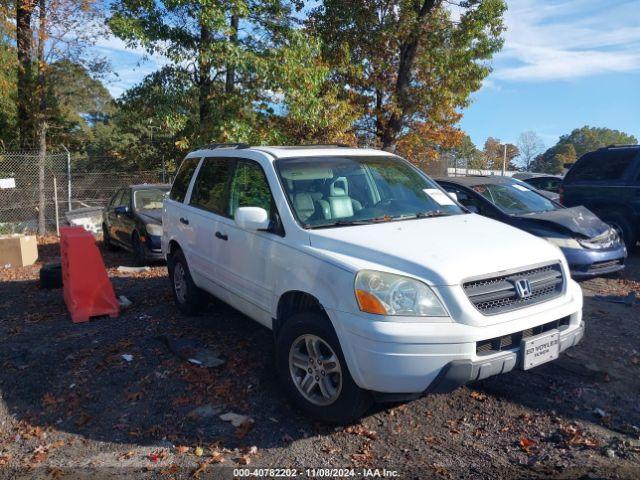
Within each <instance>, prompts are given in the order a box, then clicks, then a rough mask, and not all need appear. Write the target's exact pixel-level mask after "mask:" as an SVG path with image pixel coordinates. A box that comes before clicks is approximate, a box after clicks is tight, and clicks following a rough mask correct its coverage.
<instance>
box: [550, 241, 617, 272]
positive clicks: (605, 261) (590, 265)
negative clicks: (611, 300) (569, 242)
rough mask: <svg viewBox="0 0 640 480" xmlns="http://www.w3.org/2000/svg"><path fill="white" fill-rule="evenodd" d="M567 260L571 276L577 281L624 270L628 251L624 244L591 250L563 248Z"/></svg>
mask: <svg viewBox="0 0 640 480" xmlns="http://www.w3.org/2000/svg"><path fill="white" fill-rule="evenodd" d="M561 250H562V253H563V254H564V256H565V258H566V259H567V263H568V264H569V269H570V270H571V276H572V277H573V278H575V279H584V278H592V277H597V276H600V275H607V274H611V273H615V272H619V271H620V270H623V269H624V260H625V258H626V257H627V249H626V248H625V246H624V244H623V243H620V245H619V246H617V247H615V248H609V249H605V250H590V249H588V248H580V249H577V248H561Z"/></svg>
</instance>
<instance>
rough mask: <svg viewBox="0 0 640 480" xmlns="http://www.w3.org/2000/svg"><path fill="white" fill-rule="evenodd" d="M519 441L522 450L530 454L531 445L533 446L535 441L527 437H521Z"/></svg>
mask: <svg viewBox="0 0 640 480" xmlns="http://www.w3.org/2000/svg"><path fill="white" fill-rule="evenodd" d="M519 443H520V448H521V449H522V451H523V452H525V453H526V454H527V455H531V447H533V446H534V445H535V443H536V442H534V441H533V440H531V439H529V438H521V439H520V442H519Z"/></svg>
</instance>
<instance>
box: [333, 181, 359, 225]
mask: <svg viewBox="0 0 640 480" xmlns="http://www.w3.org/2000/svg"><path fill="white" fill-rule="evenodd" d="M327 201H328V202H329V209H330V210H331V218H346V217H352V216H353V202H352V200H351V197H349V184H348V183H347V179H346V178H345V177H338V178H336V179H335V180H334V181H332V182H331V183H330V184H329V195H328V196H327Z"/></svg>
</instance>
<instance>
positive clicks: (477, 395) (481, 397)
mask: <svg viewBox="0 0 640 480" xmlns="http://www.w3.org/2000/svg"><path fill="white" fill-rule="evenodd" d="M471 398H473V399H474V400H478V401H479V402H484V401H485V400H486V399H487V396H486V395H485V394H484V393H481V392H477V391H475V390H474V391H473V392H471Z"/></svg>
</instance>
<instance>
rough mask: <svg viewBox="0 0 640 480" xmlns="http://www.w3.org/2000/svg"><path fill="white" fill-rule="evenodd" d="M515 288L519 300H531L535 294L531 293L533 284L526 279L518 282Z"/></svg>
mask: <svg viewBox="0 0 640 480" xmlns="http://www.w3.org/2000/svg"><path fill="white" fill-rule="evenodd" d="M515 287H516V293H517V294H518V298H529V297H530V296H531V294H532V293H533V292H532V291H531V283H529V280H527V279H526V278H523V279H520V280H516V282H515Z"/></svg>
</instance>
